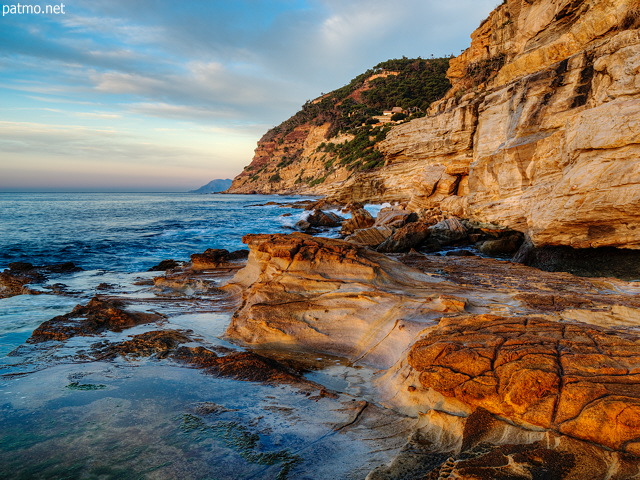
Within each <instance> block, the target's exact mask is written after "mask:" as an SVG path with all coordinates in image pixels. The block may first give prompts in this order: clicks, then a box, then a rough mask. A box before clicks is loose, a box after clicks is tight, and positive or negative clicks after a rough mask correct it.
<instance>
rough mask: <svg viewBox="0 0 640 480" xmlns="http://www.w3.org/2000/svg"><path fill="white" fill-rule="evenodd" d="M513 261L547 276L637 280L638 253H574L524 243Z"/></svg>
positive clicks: (602, 250) (592, 250)
mask: <svg viewBox="0 0 640 480" xmlns="http://www.w3.org/2000/svg"><path fill="white" fill-rule="evenodd" d="M513 261H514V262H519V263H522V264H524V265H528V266H530V267H535V268H539V269H541V270H546V271H549V272H569V273H573V274H574V275H580V276H585V277H617V278H622V279H625V280H637V279H640V250H627V249H622V248H612V247H601V248H581V249H574V248H571V247H567V246H556V247H553V246H547V247H539V248H537V247H534V246H533V244H532V243H531V242H530V241H526V242H524V243H523V244H522V246H521V247H520V249H519V250H518V252H517V253H516V254H515V255H514V257H513Z"/></svg>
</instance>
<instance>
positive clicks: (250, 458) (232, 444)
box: [180, 413, 302, 480]
mask: <svg viewBox="0 0 640 480" xmlns="http://www.w3.org/2000/svg"><path fill="white" fill-rule="evenodd" d="M181 418H182V423H181V425H180V429H181V430H182V431H183V432H190V433H195V434H197V437H196V438H197V439H198V440H202V439H203V435H202V434H206V437H210V438H213V439H215V440H218V441H219V442H221V443H222V444H223V445H224V446H225V447H227V448H229V449H231V450H233V451H235V452H236V453H237V454H238V455H240V457H242V458H243V459H244V460H245V461H246V462H248V463H254V464H257V465H264V466H272V465H278V464H279V465H281V467H280V471H279V473H278V475H277V476H276V477H275V478H276V480H286V479H287V478H288V476H289V473H290V471H291V470H292V469H293V468H294V467H295V466H296V465H297V464H298V463H300V462H301V461H302V458H301V457H299V456H298V455H295V454H293V453H291V452H290V451H289V450H287V449H284V450H277V451H273V452H261V451H260V445H259V442H260V435H258V434H257V433H253V432H251V431H250V430H249V429H248V428H247V427H245V426H244V425H242V424H240V423H238V422H233V421H227V422H224V421H220V422H216V423H214V424H212V425H207V424H206V423H205V422H204V420H203V419H202V418H200V417H198V416H197V415H193V414H190V413H185V414H183V415H182V417H181Z"/></svg>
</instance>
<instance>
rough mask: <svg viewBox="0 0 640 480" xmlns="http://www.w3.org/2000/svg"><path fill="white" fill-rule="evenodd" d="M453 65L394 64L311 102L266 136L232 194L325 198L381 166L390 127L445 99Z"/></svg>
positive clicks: (445, 61) (442, 61) (443, 62)
mask: <svg viewBox="0 0 640 480" xmlns="http://www.w3.org/2000/svg"><path fill="white" fill-rule="evenodd" d="M448 67H449V59H448V58H437V59H430V60H423V59H420V58H418V59H408V58H402V59H397V60H388V61H386V62H382V63H380V64H378V65H376V66H375V67H374V68H372V69H370V70H368V71H367V72H365V73H363V74H362V75H359V76H357V77H356V78H354V79H353V80H352V81H351V82H350V83H349V84H348V85H345V86H344V87H342V88H339V89H338V90H335V91H333V92H331V93H328V94H323V95H322V96H320V97H319V98H317V99H315V100H313V101H308V102H306V103H305V104H304V105H303V107H302V109H301V110H300V111H299V112H298V113H296V114H295V115H294V116H293V117H291V118H289V119H288V120H286V121H284V122H283V123H281V124H280V125H278V126H277V127H274V128H273V129H271V130H269V131H268V132H267V133H266V134H265V135H264V136H263V137H262V138H261V139H260V141H259V142H258V148H257V149H256V153H255V156H254V158H253V161H252V162H251V164H250V165H248V166H247V167H245V169H244V171H243V172H242V173H241V174H240V175H239V176H238V177H236V178H235V179H234V182H233V186H232V187H231V189H230V190H229V192H230V193H275V192H277V193H302V192H304V193H311V192H317V193H325V188H326V186H328V185H331V184H333V183H336V182H341V181H344V180H345V179H347V178H351V177H353V176H356V174H357V173H358V172H361V171H369V170H373V169H376V168H377V167H380V166H382V165H383V164H384V158H383V156H382V154H381V153H380V152H379V151H378V150H377V147H376V146H377V144H378V143H379V142H380V141H382V140H383V139H384V138H385V137H386V134H387V132H388V131H389V130H390V128H391V126H392V125H394V124H397V123H400V122H402V121H408V120H410V119H413V118H419V117H421V116H424V115H425V114H426V111H427V109H428V108H429V106H430V105H431V103H432V102H434V101H435V100H438V99H440V98H442V97H443V96H444V94H445V93H446V92H447V91H448V90H449V88H450V87H451V84H450V83H449V80H448V79H447V78H446V71H447V68H448ZM392 111H393V113H392ZM385 113H386V114H385ZM323 184H324V185H323Z"/></svg>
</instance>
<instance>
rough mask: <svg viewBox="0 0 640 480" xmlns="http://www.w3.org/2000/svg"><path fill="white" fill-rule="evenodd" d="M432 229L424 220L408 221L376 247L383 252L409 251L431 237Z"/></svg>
mask: <svg viewBox="0 0 640 480" xmlns="http://www.w3.org/2000/svg"><path fill="white" fill-rule="evenodd" d="M430 234H431V230H430V229H429V225H428V224H426V223H422V222H412V223H408V224H406V225H405V226H403V227H400V228H398V229H397V230H396V231H395V232H393V234H392V235H391V236H390V237H389V238H387V239H386V240H385V241H384V242H382V243H381V244H380V245H378V248H377V249H376V250H377V251H378V252H383V253H398V252H408V251H409V250H411V249H412V248H418V247H420V245H422V243H423V242H424V241H425V240H426V239H427V238H428V237H429V235H430Z"/></svg>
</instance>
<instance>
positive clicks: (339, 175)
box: [229, 0, 640, 249]
mask: <svg viewBox="0 0 640 480" xmlns="http://www.w3.org/2000/svg"><path fill="white" fill-rule="evenodd" d="M639 12H640V4H639V3H638V1H637V0H581V1H575V0H533V1H532V0H506V1H505V2H503V4H501V5H500V6H498V7H497V8H496V9H495V10H494V11H493V12H492V13H491V14H490V16H489V17H488V18H487V19H486V20H485V21H484V22H483V23H482V24H481V25H480V27H479V28H478V29H477V30H476V31H475V32H474V33H473V34H472V41H471V46H470V47H469V48H468V49H467V50H466V51H464V52H463V53H462V54H461V55H460V56H458V57H456V58H452V59H451V60H450V62H449V70H448V72H447V76H448V78H449V80H450V82H451V84H452V87H451V89H450V90H449V92H448V93H447V94H446V96H445V97H444V98H443V99H441V100H439V101H437V102H435V103H433V104H432V105H431V107H430V109H429V111H428V113H427V115H426V116H424V117H422V118H417V119H413V120H411V121H408V122H405V123H401V124H397V125H393V126H392V127H390V129H389V130H388V132H386V135H385V136H384V137H385V138H384V139H383V140H381V141H379V142H377V143H376V145H375V150H376V151H378V152H379V153H380V154H381V155H382V156H383V159H384V161H383V164H381V165H377V164H376V166H375V168H372V169H367V170H365V171H360V170H348V169H346V168H333V167H330V168H329V169H327V167H326V165H327V161H328V160H327V158H328V159H329V160H330V158H331V157H330V156H329V157H326V156H325V157H322V155H321V153H322V152H319V151H318V146H319V145H320V144H321V143H323V142H327V143H331V142H333V143H336V144H339V143H340V142H342V141H344V140H347V139H343V138H340V136H334V137H331V136H330V135H331V134H332V133H333V132H330V131H329V127H328V125H327V124H323V123H322V122H315V123H314V122H308V123H304V124H301V125H299V126H297V127H296V128H295V129H294V130H292V131H291V132H290V133H289V134H288V135H287V136H286V137H283V138H281V139H279V138H269V139H266V140H269V141H261V142H259V144H258V148H257V150H256V157H255V158H254V160H253V162H252V167H251V170H250V171H245V172H243V173H242V174H241V175H240V176H238V177H236V179H235V180H234V183H233V186H232V187H231V189H230V190H229V191H230V192H237V193H241V192H244V193H246V192H252V191H253V192H259V193H291V192H295V193H314V194H323V195H327V196H329V197H330V198H332V199H335V200H337V201H341V202H344V203H346V202H352V201H363V202H371V201H374V202H384V201H391V202H403V203H408V205H409V207H410V208H411V209H413V210H415V211H420V210H423V209H428V208H434V207H437V208H440V209H441V210H442V211H443V212H445V213H448V214H452V215H456V216H459V217H464V218H468V219H471V220H474V221H481V222H491V223H496V224H499V225H502V226H505V227H509V228H512V229H514V230H518V231H520V232H523V233H525V234H526V235H527V236H528V237H529V238H530V239H531V241H532V243H533V244H534V245H535V246H536V247H540V246H560V245H562V246H571V247H574V248H591V247H616V248H625V249H638V248H640V228H638V222H637V218H638V207H637V206H638V204H639V200H640V188H639V185H638V184H639V183H640V166H639V165H640V163H639V162H638V160H637V158H638V155H639V154H640V147H639V144H640V128H639V127H638V125H639V118H640V117H639V115H640V84H639V83H638V80H637V71H638V68H639V65H640V30H638V26H639V25H640V13H639ZM383 73H384V72H383ZM386 74H389V73H388V72H386ZM389 107H392V105H389ZM285 148H286V150H287V151H294V150H295V151H299V156H298V160H297V161H296V163H294V164H291V165H284V164H283V163H282V154H283V153H284V151H285ZM278 152H280V153H278ZM284 163H287V162H284ZM278 164H280V166H279V167H278ZM257 167H260V169H262V172H261V173H260V172H258V168H257ZM301 171H304V176H307V177H308V178H315V179H317V180H316V181H315V182H310V183H308V182H300V181H298V179H299V177H300V175H301V174H300V172H301ZM276 174H278V175H277V176H275V175H276ZM296 182H298V183H296ZM311 183H313V185H311Z"/></svg>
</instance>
